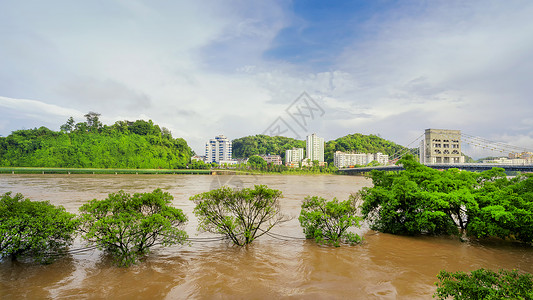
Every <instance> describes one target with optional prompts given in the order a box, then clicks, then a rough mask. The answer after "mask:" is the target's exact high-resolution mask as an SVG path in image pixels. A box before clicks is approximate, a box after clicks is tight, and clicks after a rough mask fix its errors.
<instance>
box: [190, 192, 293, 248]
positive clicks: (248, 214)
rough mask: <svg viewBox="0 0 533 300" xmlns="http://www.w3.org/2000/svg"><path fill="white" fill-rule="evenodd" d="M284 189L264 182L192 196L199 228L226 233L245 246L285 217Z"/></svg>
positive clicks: (236, 242) (232, 239) (237, 243)
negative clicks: (247, 186) (282, 200)
mask: <svg viewBox="0 0 533 300" xmlns="http://www.w3.org/2000/svg"><path fill="white" fill-rule="evenodd" d="M280 197H281V192H280V191H278V190H274V189H270V188H268V187H266V186H265V185H256V186H254V188H253V189H252V188H244V189H231V188H229V187H227V186H224V187H221V188H219V189H215V190H212V191H209V192H205V193H201V194H198V195H195V196H193V197H191V200H192V201H194V203H195V204H196V207H195V208H194V213H195V214H196V216H197V217H198V219H199V225H198V227H199V229H201V230H205V231H208V232H212V233H219V234H223V235H225V236H226V237H228V238H229V239H230V240H231V241H232V242H233V243H234V244H235V245H238V246H244V245H247V244H250V243H252V242H253V241H254V240H255V239H257V238H258V237H260V236H262V235H264V234H266V233H267V232H268V231H270V230H271V229H272V228H273V227H274V226H275V225H277V224H279V223H280V222H282V221H283V219H284V217H283V215H282V214H281V213H280V205H279V198H280Z"/></svg>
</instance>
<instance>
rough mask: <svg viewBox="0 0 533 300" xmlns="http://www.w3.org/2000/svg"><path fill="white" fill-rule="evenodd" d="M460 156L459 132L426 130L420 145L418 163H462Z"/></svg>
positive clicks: (461, 156) (462, 157)
mask: <svg viewBox="0 0 533 300" xmlns="http://www.w3.org/2000/svg"><path fill="white" fill-rule="evenodd" d="M464 160H465V157H464V156H463V155H462V154H461V131H460V130H448V129H426V132H425V138H424V141H423V143H421V145H420V162H421V163H429V164H457V163H464Z"/></svg>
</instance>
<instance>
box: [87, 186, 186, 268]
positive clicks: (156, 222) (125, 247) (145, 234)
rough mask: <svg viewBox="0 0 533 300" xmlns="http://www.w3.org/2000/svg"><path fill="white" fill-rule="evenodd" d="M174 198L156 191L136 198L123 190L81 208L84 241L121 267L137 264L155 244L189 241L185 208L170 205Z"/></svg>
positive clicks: (168, 244) (165, 244) (92, 201)
mask: <svg viewBox="0 0 533 300" xmlns="http://www.w3.org/2000/svg"><path fill="white" fill-rule="evenodd" d="M172 199H173V197H172V195H170V194H169V193H167V192H163V191H162V190H161V189H156V190H154V191H153V192H151V193H135V194H134V195H133V196H132V195H130V194H128V193H125V192H124V191H119V192H118V193H113V194H109V196H108V197H107V198H106V199H104V200H96V199H94V200H91V201H90V202H89V203H86V204H84V205H83V206H82V207H80V212H81V216H80V219H81V222H82V225H81V231H82V232H83V238H84V239H86V240H87V241H89V242H90V243H92V244H96V245H97V246H98V247H99V248H100V249H103V250H105V251H106V252H107V253H109V254H111V256H112V257H114V258H115V261H116V262H117V263H118V264H119V265H121V266H128V265H131V264H133V263H135V262H136V261H137V260H138V259H139V258H140V257H141V256H143V255H145V254H146V253H148V252H149V250H150V247H152V246H154V245H163V246H170V245H174V244H181V243H184V242H185V239H186V238H187V233H186V232H185V231H183V230H182V229H180V228H181V227H182V225H184V224H185V223H186V222H187V217H186V216H185V214H184V213H183V211H182V210H181V209H178V208H174V207H172V206H170V202H171V200H172Z"/></svg>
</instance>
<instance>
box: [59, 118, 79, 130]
mask: <svg viewBox="0 0 533 300" xmlns="http://www.w3.org/2000/svg"><path fill="white" fill-rule="evenodd" d="M75 124H76V122H74V118H73V117H70V118H68V120H67V122H66V123H65V124H63V125H61V127H60V129H61V131H63V132H66V133H69V132H72V131H73V130H74V125H75Z"/></svg>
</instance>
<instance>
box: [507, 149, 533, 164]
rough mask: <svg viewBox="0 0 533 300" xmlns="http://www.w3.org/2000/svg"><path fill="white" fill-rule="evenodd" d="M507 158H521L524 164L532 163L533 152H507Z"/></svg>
mask: <svg viewBox="0 0 533 300" xmlns="http://www.w3.org/2000/svg"><path fill="white" fill-rule="evenodd" d="M509 159H523V160H525V163H526V164H533V152H522V153H509Z"/></svg>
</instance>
